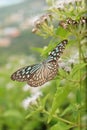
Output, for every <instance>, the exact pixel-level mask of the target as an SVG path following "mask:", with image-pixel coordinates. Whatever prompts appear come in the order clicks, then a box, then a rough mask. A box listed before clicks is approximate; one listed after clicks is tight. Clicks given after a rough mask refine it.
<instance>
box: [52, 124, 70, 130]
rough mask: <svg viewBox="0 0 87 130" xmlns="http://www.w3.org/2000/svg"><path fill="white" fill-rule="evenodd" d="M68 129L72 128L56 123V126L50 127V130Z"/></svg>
mask: <svg viewBox="0 0 87 130" xmlns="http://www.w3.org/2000/svg"><path fill="white" fill-rule="evenodd" d="M70 128H72V126H70V125H67V124H65V123H62V122H58V123H57V124H56V125H54V126H52V127H51V128H50V130H70Z"/></svg>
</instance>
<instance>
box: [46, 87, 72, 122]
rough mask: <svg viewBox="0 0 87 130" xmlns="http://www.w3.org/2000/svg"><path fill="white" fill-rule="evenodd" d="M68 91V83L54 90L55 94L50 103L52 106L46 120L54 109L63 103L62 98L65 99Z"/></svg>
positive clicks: (49, 118)
mask: <svg viewBox="0 0 87 130" xmlns="http://www.w3.org/2000/svg"><path fill="white" fill-rule="evenodd" d="M70 91H71V87H70V86H69V85H68V86H64V87H58V88H57V91H56V94H55V96H54V100H53V103H52V108H51V111H50V114H49V117H48V122H49V121H50V120H51V118H52V116H53V115H54V113H55V112H56V110H57V109H58V108H59V107H60V106H61V105H62V104H63V102H64V100H66V97H67V96H68V94H69V93H70Z"/></svg>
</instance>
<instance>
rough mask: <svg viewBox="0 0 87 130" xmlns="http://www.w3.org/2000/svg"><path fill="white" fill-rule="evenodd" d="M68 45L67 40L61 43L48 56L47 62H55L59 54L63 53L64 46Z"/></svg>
mask: <svg viewBox="0 0 87 130" xmlns="http://www.w3.org/2000/svg"><path fill="white" fill-rule="evenodd" d="M67 43H68V40H63V41H61V42H60V43H59V44H58V45H57V46H56V47H55V48H54V49H53V50H52V51H51V52H50V54H49V56H48V58H47V61H48V62H49V61H52V60H55V61H57V60H58V59H59V58H60V56H61V54H62V53H63V50H64V49H65V46H66V44H67Z"/></svg>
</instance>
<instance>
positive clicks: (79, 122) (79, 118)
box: [78, 35, 81, 130]
mask: <svg viewBox="0 0 87 130" xmlns="http://www.w3.org/2000/svg"><path fill="white" fill-rule="evenodd" d="M80 41H81V39H80V38H79V35H78V44H79V64H81V44H80ZM79 76H80V82H79V85H80V87H79V89H80V96H81V69H80V70H79ZM80 106H81V102H80ZM78 124H80V125H79V130H81V111H80V112H79V116H78Z"/></svg>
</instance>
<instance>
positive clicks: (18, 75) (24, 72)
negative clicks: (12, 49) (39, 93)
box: [11, 64, 41, 82]
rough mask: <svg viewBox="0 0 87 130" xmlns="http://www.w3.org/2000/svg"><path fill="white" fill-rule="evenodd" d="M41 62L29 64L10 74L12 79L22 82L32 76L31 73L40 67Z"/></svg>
mask: <svg viewBox="0 0 87 130" xmlns="http://www.w3.org/2000/svg"><path fill="white" fill-rule="evenodd" d="M40 67H41V64H35V65H31V66H26V67H23V68H21V69H19V70H17V71H16V72H14V73H13V74H12V75H11V79H12V80H17V81H19V82H24V81H27V80H29V79H31V78H32V76H33V74H34V73H35V72H36V71H37V70H38V69H40Z"/></svg>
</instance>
